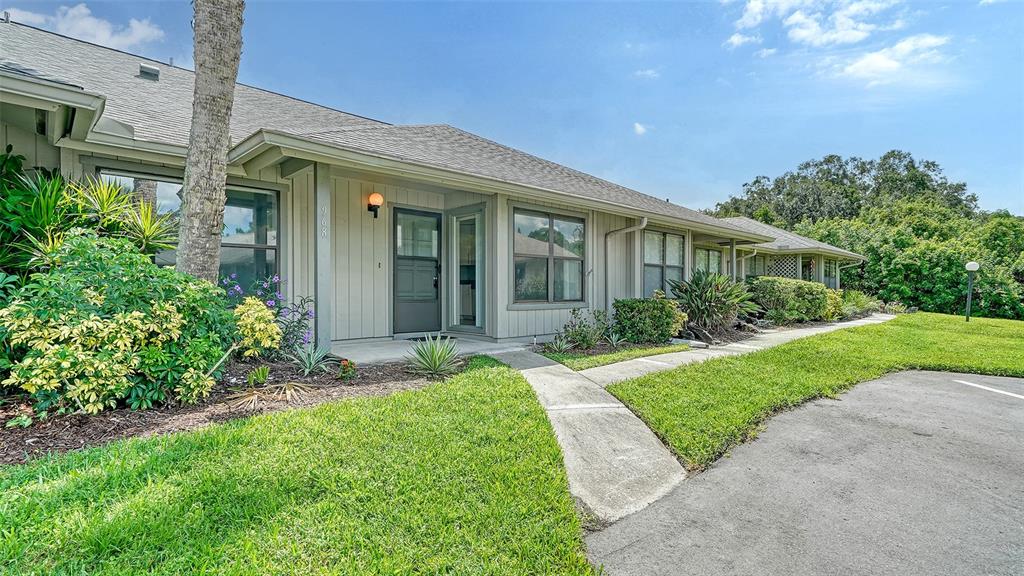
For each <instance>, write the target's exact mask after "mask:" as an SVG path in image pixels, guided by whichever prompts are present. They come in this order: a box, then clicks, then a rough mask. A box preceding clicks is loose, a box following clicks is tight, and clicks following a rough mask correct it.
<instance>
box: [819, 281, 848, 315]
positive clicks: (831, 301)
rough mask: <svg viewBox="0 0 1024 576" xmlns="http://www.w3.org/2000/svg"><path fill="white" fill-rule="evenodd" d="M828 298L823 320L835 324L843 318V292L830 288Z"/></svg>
mask: <svg viewBox="0 0 1024 576" xmlns="http://www.w3.org/2000/svg"><path fill="white" fill-rule="evenodd" d="M826 297H827V301H826V304H825V313H824V314H823V315H822V317H821V318H822V320H826V321H828V322H835V321H836V320H839V319H840V318H842V317H843V291H842V290H832V289H831V288H830V289H828V293H827V294H826Z"/></svg>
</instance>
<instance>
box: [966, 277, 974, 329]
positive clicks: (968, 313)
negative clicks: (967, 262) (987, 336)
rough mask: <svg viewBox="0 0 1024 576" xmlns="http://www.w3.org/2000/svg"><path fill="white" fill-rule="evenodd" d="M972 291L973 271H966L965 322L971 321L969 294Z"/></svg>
mask: <svg viewBox="0 0 1024 576" xmlns="http://www.w3.org/2000/svg"><path fill="white" fill-rule="evenodd" d="M973 293H974V272H973V271H970V270H969V271H968V272H967V311H966V319H965V320H964V321H965V322H970V321H971V295H972V294H973Z"/></svg>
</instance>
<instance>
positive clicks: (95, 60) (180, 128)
mask: <svg viewBox="0 0 1024 576" xmlns="http://www.w3.org/2000/svg"><path fill="white" fill-rule="evenodd" d="M0 63H2V64H3V65H4V66H5V67H8V68H13V69H21V70H32V71H33V75H35V76H37V77H41V78H47V79H51V78H59V79H60V81H62V82H64V83H69V84H73V85H75V86H79V87H82V88H84V89H85V90H87V91H90V92H95V93H97V94H102V95H103V96H105V97H106V99H107V103H106V107H105V108H104V111H103V116H104V117H106V118H111V119H113V120H117V121H119V122H123V123H125V124H128V125H130V126H132V127H133V128H134V129H135V138H136V139H138V140H145V141H148V142H160V143H164V144H176V145H179V146H185V145H187V144H188V132H189V128H190V124H191V119H192V86H193V81H194V78H195V74H194V73H193V72H192V71H191V70H185V69H183V68H177V67H174V66H169V65H167V64H164V63H162V62H158V61H156V60H150V59H149V58H143V57H142V56H136V55H134V54H128V53H126V52H120V51H118V50H113V49H110V48H105V47H102V46H97V45H95V44H90V43H88V42H83V41H80V40H75V39H72V38H68V37H66V36H61V35H59V34H54V33H52V32H46V31H44V30H38V29H36V28H32V27H30V26H25V25H22V24H17V23H13V22H12V23H9V24H0ZM140 63H146V64H149V65H152V66H156V67H157V68H159V69H160V79H159V80H148V79H146V78H142V77H140V76H139V64H140ZM376 125H384V123H383V122H378V121H376V120H370V119H367V118H363V117H361V116H356V115H353V114H348V113H345V112H340V111H338V110H333V109H331V108H327V107H325V106H319V105H317V104H311V103H309V102H305V101H302V100H297V99H295V98H290V97H288V96H283V95H281V94H276V93H274V92H269V91H266V90H260V89H259V88H253V87H252V86H246V85H244V84H238V85H237V86H236V88H235V104H234V109H233V111H232V114H231V139H232V141H233V142H238V141H240V140H242V139H244V138H245V137H246V136H249V135H250V134H252V133H253V132H255V131H257V130H259V129H260V128H269V129H276V130H282V131H294V130H303V131H312V130H319V129H324V128H332V127H334V128H342V127H346V126H376Z"/></svg>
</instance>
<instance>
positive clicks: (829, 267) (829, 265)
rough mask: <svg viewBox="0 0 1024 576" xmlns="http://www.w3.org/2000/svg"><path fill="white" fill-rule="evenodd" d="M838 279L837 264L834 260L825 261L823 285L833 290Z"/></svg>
mask: <svg viewBox="0 0 1024 576" xmlns="http://www.w3.org/2000/svg"><path fill="white" fill-rule="evenodd" d="M838 279H839V262H836V261H835V260H825V285H826V286H828V287H829V288H835V287H836V284H838V282H837V280H838Z"/></svg>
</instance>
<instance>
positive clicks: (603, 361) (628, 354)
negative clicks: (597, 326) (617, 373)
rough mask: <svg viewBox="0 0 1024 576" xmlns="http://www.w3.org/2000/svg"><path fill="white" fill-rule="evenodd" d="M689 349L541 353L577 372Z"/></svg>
mask: <svg viewBox="0 0 1024 576" xmlns="http://www.w3.org/2000/svg"><path fill="white" fill-rule="evenodd" d="M689 349H690V347H689V346H687V345H686V344H658V345H654V346H634V347H632V348H622V349H619V350H616V351H614V352H607V353H604V354H587V353H585V352H564V353H561V352H546V351H545V352H541V354H543V355H544V356H547V357H548V358H550V359H552V360H554V361H555V362H558V363H559V364H564V365H566V366H568V367H569V368H572V369H573V370H576V371H577V372H578V371H580V370H586V369H587V368H596V367H598V366H605V365H607V364H614V363H616V362H625V361H626V360H632V359H634V358H643V357H645V356H655V355H657V354H668V353H670V352H685V351H686V350H689Z"/></svg>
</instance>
